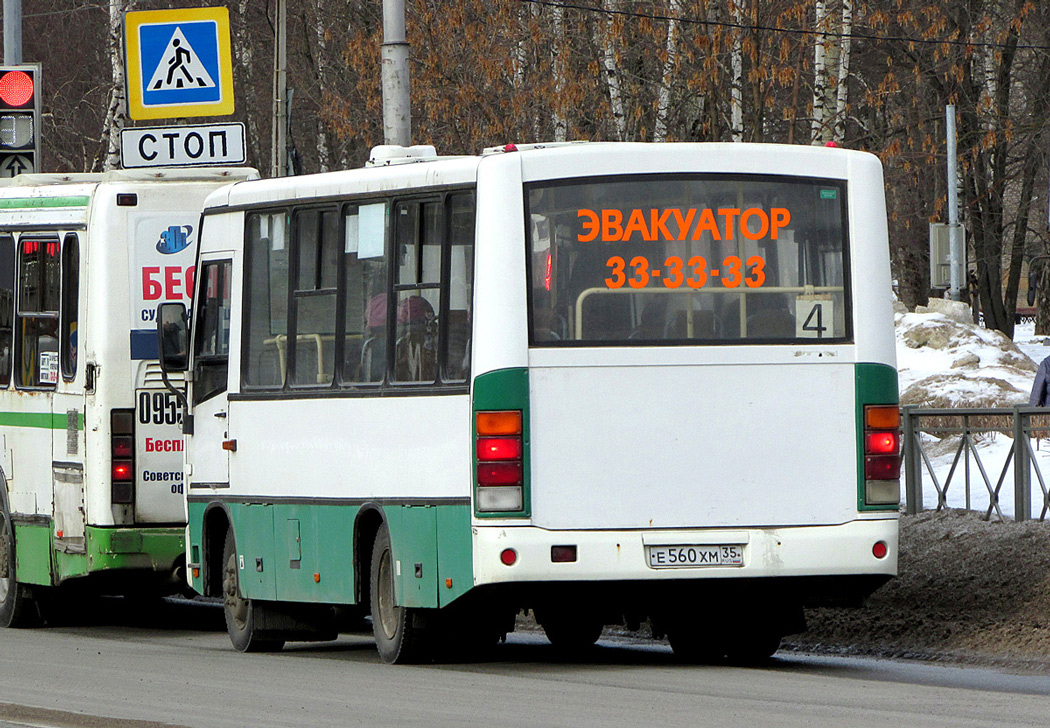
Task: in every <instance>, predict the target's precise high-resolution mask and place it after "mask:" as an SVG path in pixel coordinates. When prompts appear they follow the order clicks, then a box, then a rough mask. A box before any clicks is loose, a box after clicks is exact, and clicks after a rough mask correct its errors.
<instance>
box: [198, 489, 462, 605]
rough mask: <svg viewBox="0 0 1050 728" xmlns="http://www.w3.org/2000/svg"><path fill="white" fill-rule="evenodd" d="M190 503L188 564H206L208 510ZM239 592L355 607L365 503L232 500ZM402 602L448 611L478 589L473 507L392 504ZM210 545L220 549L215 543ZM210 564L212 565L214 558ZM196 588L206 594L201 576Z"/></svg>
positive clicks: (387, 512) (389, 520)
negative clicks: (357, 531) (357, 534)
mask: <svg viewBox="0 0 1050 728" xmlns="http://www.w3.org/2000/svg"><path fill="white" fill-rule="evenodd" d="M208 505H209V504H207V503H201V502H190V503H189V518H190V521H189V523H190V544H189V545H190V562H191V565H198V564H200V563H201V558H202V554H203V553H204V549H203V530H204V529H203V522H204V513H205V510H206V509H207V507H208ZM225 507H226V509H227V510H228V512H229V514H230V518H231V519H232V521H233V529H234V535H235V538H236V543H237V555H238V567H239V573H240V583H241V590H242V592H243V593H244V596H246V597H249V598H251V599H260V600H266V601H281V602H310V603H327V604H353V603H355V601H356V596H355V590H354V579H355V559H354V527H355V523H356V521H357V515H358V513H359V512H360V507H359V506H350V505H323V504H316V503H309V504H288V503H280V504H255V503H253V504H243V503H227V504H225ZM383 511H384V516H385V519H386V524H387V528H388V529H389V530H390V540H391V545H392V548H393V557H394V561H395V576H396V580H397V581H396V590H397V599H398V603H399V604H401V605H403V606H409V607H443V606H446V605H448V604H450V603H451V602H452V601H454V600H455V599H457V598H459V597H461V596H462V595H463V594H465V593H466V592H467V591H469V590H470V589H471V588H472V587H473V585H474V580H473V573H474V570H473V564H472V561H471V559H472V545H471V530H470V507H469V506H468V505H466V504H462V505H458V504H457V505H441V504H435V505H386V506H385V507H384V509H383ZM209 548H213V549H221V548H222V544H218V543H212V544H209ZM209 563H214V561H212V560H210V559H209ZM190 585H191V586H192V587H194V588H195V589H196V590H197V591H203V584H202V582H201V580H200V577H197V578H193V579H192V580H191V582H190Z"/></svg>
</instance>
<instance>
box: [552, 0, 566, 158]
mask: <svg viewBox="0 0 1050 728" xmlns="http://www.w3.org/2000/svg"><path fill="white" fill-rule="evenodd" d="M551 10H552V13H551V19H552V21H553V23H554V43H553V44H552V45H551V54H552V56H553V61H554V98H553V99H551V101H552V103H551V120H552V121H553V123H554V141H556V142H564V141H566V140H567V139H568V138H569V123H568V121H567V120H566V118H565V107H564V104H563V101H562V99H563V98H564V91H565V76H566V73H567V66H568V48H567V47H566V41H565V11H564V10H563V9H562V7H561V6H560V5H554V6H552V7H551Z"/></svg>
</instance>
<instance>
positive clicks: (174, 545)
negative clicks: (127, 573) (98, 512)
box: [86, 526, 186, 573]
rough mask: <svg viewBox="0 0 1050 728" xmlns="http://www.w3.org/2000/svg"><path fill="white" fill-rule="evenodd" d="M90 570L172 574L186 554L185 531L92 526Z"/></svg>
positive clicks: (88, 545) (89, 536) (90, 532)
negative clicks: (179, 560) (172, 570)
mask: <svg viewBox="0 0 1050 728" xmlns="http://www.w3.org/2000/svg"><path fill="white" fill-rule="evenodd" d="M86 536H87V538H86V542H87V570H88V573H90V572H93V571H109V570H111V569H147V570H150V571H171V569H172V568H174V566H175V561H176V560H177V559H178V558H179V557H181V556H182V555H183V554H185V553H186V531H185V529H183V528H94V527H91V526H88V528H87V534H86Z"/></svg>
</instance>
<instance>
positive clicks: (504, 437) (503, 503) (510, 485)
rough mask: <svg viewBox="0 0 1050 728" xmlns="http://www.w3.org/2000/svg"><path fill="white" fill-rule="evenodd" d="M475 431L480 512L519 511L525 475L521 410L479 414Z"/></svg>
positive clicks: (521, 504) (476, 417) (477, 501)
mask: <svg viewBox="0 0 1050 728" xmlns="http://www.w3.org/2000/svg"><path fill="white" fill-rule="evenodd" d="M474 430H475V433H476V438H477V439H476V440H475V443H474V445H475V450H474V452H475V455H476V456H477V463H476V469H475V477H476V482H477V499H476V503H477V508H478V511H479V512H480V511H488V512H500V511H505V512H510V511H520V510H521V509H522V508H523V507H524V505H523V504H524V472H525V446H524V439H523V429H522V413H521V411H520V410H511V411H496V412H477V413H476V414H475V416H474Z"/></svg>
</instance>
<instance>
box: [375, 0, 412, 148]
mask: <svg viewBox="0 0 1050 728" xmlns="http://www.w3.org/2000/svg"><path fill="white" fill-rule="evenodd" d="M382 52H383V142H384V143H386V144H399V145H401V146H403V147H407V146H410V145H411V144H412V106H411V96H410V94H409V79H408V41H407V40H406V39H405V0H383V46H382Z"/></svg>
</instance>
